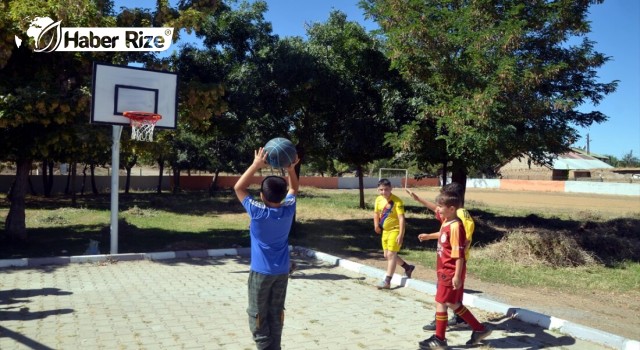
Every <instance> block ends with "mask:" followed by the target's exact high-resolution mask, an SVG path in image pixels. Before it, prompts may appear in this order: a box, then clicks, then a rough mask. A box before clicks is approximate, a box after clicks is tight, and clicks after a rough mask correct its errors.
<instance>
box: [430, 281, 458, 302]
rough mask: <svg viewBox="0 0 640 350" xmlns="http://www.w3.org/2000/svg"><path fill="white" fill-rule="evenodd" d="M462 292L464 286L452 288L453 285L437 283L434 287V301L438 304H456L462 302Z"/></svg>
mask: <svg viewBox="0 0 640 350" xmlns="http://www.w3.org/2000/svg"><path fill="white" fill-rule="evenodd" d="M463 293H464V287H462V286H461V288H458V289H453V286H445V285H443V284H442V283H438V288H437V289H436V302H437V303H440V304H447V303H449V304H458V303H462V294H463Z"/></svg>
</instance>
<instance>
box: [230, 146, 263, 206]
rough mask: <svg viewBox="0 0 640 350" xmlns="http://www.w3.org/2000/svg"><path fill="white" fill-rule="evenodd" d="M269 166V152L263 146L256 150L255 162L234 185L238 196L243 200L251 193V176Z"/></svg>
mask: <svg viewBox="0 0 640 350" xmlns="http://www.w3.org/2000/svg"><path fill="white" fill-rule="evenodd" d="M265 166H267V152H265V151H264V149H263V148H262V147H260V149H258V150H257V151H255V152H254V157H253V163H251V165H250V166H249V167H248V168H247V170H245V172H244V174H242V176H240V178H239V179H238V182H236V184H235V185H234V186H233V190H234V191H235V192H236V197H238V200H239V201H240V202H242V201H243V200H244V198H245V197H246V196H248V195H249V191H248V190H247V189H248V188H249V185H250V184H251V177H252V176H253V174H255V173H256V171H258V170H260V169H262V168H264V167H265Z"/></svg>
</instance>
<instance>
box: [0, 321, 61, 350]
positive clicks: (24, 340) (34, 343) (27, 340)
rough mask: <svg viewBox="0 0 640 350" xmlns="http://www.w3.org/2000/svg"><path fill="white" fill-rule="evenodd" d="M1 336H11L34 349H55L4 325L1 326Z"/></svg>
mask: <svg viewBox="0 0 640 350" xmlns="http://www.w3.org/2000/svg"><path fill="white" fill-rule="evenodd" d="M0 337H3V338H11V339H13V340H15V341H16V342H17V343H20V344H22V345H24V346H26V347H27V348H29V349H33V350H53V348H50V347H48V346H46V345H44V344H41V343H38V342H37V341H36V340H33V339H31V338H28V337H25V336H24V335H22V334H20V333H18V332H14V331H12V330H10V329H8V328H5V327H2V326H0Z"/></svg>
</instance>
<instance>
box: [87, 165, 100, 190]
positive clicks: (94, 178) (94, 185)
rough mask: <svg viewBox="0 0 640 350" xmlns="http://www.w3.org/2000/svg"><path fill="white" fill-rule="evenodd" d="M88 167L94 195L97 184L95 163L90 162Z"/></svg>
mask: <svg viewBox="0 0 640 350" xmlns="http://www.w3.org/2000/svg"><path fill="white" fill-rule="evenodd" d="M89 169H91V191H93V194H94V195H97V194H98V186H97V185H96V165H95V164H94V163H91V165H90V166H89Z"/></svg>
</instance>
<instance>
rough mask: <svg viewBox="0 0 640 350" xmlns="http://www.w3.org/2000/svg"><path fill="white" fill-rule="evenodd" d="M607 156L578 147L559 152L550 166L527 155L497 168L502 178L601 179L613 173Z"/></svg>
mask: <svg viewBox="0 0 640 350" xmlns="http://www.w3.org/2000/svg"><path fill="white" fill-rule="evenodd" d="M605 159H607V157H604V156H600V155H597V154H593V153H590V154H587V153H586V152H585V151H584V150H581V149H579V148H572V149H571V151H570V152H567V153H564V154H560V155H558V157H557V158H556V159H555V160H554V161H553V163H552V165H551V166H546V165H545V166H540V165H537V164H535V163H533V161H532V160H531V159H530V158H529V157H528V156H523V157H521V158H520V159H518V158H515V159H512V160H511V161H510V162H508V163H506V164H505V165H503V166H501V167H500V168H499V169H498V174H500V175H501V176H502V178H503V179H521V180H603V179H604V178H609V177H611V176H613V175H615V174H614V173H613V172H612V170H613V167H612V166H611V165H609V164H607V163H605V162H604V161H603V160H605Z"/></svg>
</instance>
